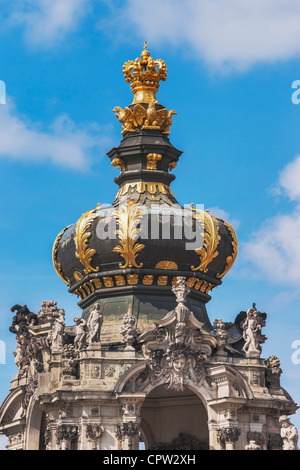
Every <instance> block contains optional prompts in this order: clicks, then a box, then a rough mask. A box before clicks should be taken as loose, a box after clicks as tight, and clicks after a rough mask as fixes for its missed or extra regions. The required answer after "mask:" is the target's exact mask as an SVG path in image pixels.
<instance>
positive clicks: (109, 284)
mask: <svg viewBox="0 0 300 470" xmlns="http://www.w3.org/2000/svg"><path fill="white" fill-rule="evenodd" d="M103 282H104V285H105V287H114V280H113V278H112V277H111V276H104V277H103Z"/></svg>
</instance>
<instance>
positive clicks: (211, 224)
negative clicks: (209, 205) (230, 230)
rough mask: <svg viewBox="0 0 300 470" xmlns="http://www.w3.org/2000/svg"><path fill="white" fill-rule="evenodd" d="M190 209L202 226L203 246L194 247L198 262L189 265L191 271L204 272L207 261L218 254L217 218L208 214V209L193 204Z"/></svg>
mask: <svg viewBox="0 0 300 470" xmlns="http://www.w3.org/2000/svg"><path fill="white" fill-rule="evenodd" d="M192 210H193V211H194V212H195V214H194V215H193V217H194V219H196V220H197V221H198V222H200V223H201V226H202V233H201V235H202V236H203V246H202V247H201V248H196V249H195V252H196V253H197V255H198V256H199V258H200V264H199V265H198V266H196V267H195V266H191V269H192V271H202V272H204V273H206V272H207V270H208V268H207V266H208V265H209V263H210V262H211V261H212V260H213V259H214V258H215V257H216V256H218V254H219V252H218V251H217V246H218V243H219V241H220V239H221V237H220V235H219V229H218V223H217V219H216V218H215V217H213V216H212V215H210V213H209V212H208V211H201V210H199V209H195V208H194V206H193V205H192Z"/></svg>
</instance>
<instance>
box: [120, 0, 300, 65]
mask: <svg viewBox="0 0 300 470" xmlns="http://www.w3.org/2000/svg"><path fill="white" fill-rule="evenodd" d="M114 17H115V19H116V21H118V27H119V29H121V31H122V30H124V28H125V27H127V28H128V30H129V29H130V35H129V37H131V38H132V37H133V36H134V32H136V34H137V35H138V36H139V37H140V38H141V40H147V41H148V42H149V43H150V46H151V44H156V45H160V44H162V43H169V44H172V45H174V46H177V47H178V46H184V47H185V51H186V53H187V54H188V53H190V54H191V56H192V57H194V58H198V59H203V60H204V61H205V62H206V63H207V64H209V65H211V66H214V67H217V68H222V69H224V68H234V69H237V70H244V69H247V68H248V67H250V66H252V65H253V64H256V63H260V62H273V61H277V60H286V59H290V58H293V57H295V56H297V55H299V53H300V28H299V23H300V3H299V0H185V1H182V0H164V2H162V1H161V0H152V1H151V2H148V1H145V0H127V2H126V3H125V5H123V7H120V9H119V14H118V15H116V13H115V12H114ZM114 32H115V34H117V32H118V29H114ZM164 47H165V44H164ZM150 50H151V48H150Z"/></svg>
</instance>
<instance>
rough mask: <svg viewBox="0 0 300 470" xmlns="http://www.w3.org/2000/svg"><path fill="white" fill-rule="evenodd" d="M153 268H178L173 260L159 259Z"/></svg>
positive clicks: (174, 269)
mask: <svg viewBox="0 0 300 470" xmlns="http://www.w3.org/2000/svg"><path fill="white" fill-rule="evenodd" d="M155 269H169V270H173V271H177V269H178V264H177V263H175V261H165V260H163V261H159V262H158V263H156V265H155Z"/></svg>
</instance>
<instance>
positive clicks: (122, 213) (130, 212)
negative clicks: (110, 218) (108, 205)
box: [113, 199, 145, 269]
mask: <svg viewBox="0 0 300 470" xmlns="http://www.w3.org/2000/svg"><path fill="white" fill-rule="evenodd" d="M144 214H145V212H144V211H143V210H142V209H141V206H139V205H136V201H135V200H134V199H130V200H129V201H128V203H127V204H125V205H123V206H122V207H120V209H119V210H117V211H115V212H114V214H113V215H114V216H115V217H116V219H117V221H118V225H119V228H118V229H117V230H116V235H117V236H118V238H119V240H120V244H119V245H117V246H115V247H114V249H113V251H114V252H115V253H120V255H121V256H122V258H124V263H123V264H122V263H119V266H120V268H122V269H123V268H128V267H129V268H132V267H135V268H141V267H142V266H143V263H140V264H137V262H136V257H137V256H138V254H139V252H140V251H141V250H142V249H143V248H144V247H145V245H143V244H142V243H137V239H138V237H139V232H140V230H141V229H140V228H139V227H138V225H139V223H140V221H141V219H142V217H143V215H144Z"/></svg>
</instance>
